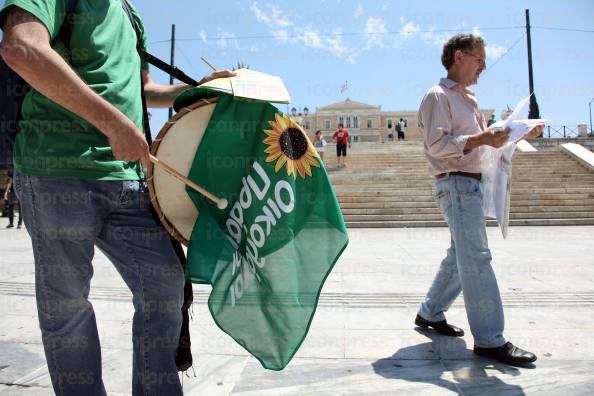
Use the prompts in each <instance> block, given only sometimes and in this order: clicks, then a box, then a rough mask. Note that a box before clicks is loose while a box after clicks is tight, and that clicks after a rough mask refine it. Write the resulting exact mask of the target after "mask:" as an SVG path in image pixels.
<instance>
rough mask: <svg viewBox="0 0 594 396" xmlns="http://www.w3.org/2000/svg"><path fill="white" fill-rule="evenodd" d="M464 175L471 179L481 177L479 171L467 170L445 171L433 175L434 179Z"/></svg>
mask: <svg viewBox="0 0 594 396" xmlns="http://www.w3.org/2000/svg"><path fill="white" fill-rule="evenodd" d="M452 175H454V176H466V177H471V178H473V179H476V180H478V181H480V180H481V179H482V178H483V175H482V174H480V173H469V172H447V173H440V174H439V175H436V176H435V179H437V180H440V179H443V178H444V177H448V176H452Z"/></svg>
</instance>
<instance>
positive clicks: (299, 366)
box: [232, 359, 456, 396]
mask: <svg viewBox="0 0 594 396" xmlns="http://www.w3.org/2000/svg"><path fill="white" fill-rule="evenodd" d="M452 379H453V377H452V375H451V373H447V372H444V368H443V366H442V365H441V363H440V362H437V361H422V360H404V361H401V360H391V359H388V360H379V361H360V360H343V361H336V360H328V361H326V360H309V359H301V360H297V361H295V362H294V363H293V364H291V366H289V367H287V368H286V369H285V370H284V371H281V372H264V371H262V370H261V369H260V368H259V367H258V366H257V365H256V364H255V363H254V362H252V361H250V362H249V363H248V365H247V366H246V368H245V370H244V371H243V373H242V376H241V378H240V381H238V384H237V385H236V386H235V388H234V389H233V392H232V395H241V396H248V395H250V396H251V395H254V396H255V395H312V396H313V395H328V396H330V395H332V396H333V395H394V394H402V393H403V392H405V393H406V394H413V393H416V392H419V393H421V394H429V395H445V394H448V395H450V394H455V393H456V391H455V390H456V385H455V384H454V383H453V381H452Z"/></svg>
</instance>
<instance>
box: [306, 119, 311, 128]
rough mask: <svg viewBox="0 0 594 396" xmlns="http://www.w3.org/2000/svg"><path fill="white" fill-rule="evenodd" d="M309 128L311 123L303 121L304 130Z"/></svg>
mask: <svg viewBox="0 0 594 396" xmlns="http://www.w3.org/2000/svg"><path fill="white" fill-rule="evenodd" d="M310 128H311V122H310V121H305V129H310Z"/></svg>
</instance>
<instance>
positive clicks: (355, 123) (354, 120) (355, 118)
mask: <svg viewBox="0 0 594 396" xmlns="http://www.w3.org/2000/svg"><path fill="white" fill-rule="evenodd" d="M353 128H359V116H354V117H353Z"/></svg>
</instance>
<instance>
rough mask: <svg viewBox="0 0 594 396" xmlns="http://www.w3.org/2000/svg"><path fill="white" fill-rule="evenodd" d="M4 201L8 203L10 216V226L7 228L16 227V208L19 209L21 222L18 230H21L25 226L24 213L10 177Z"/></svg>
mask: <svg viewBox="0 0 594 396" xmlns="http://www.w3.org/2000/svg"><path fill="white" fill-rule="evenodd" d="M4 201H5V202H6V212H7V214H8V225H7V226H6V228H13V227H14V208H15V206H18V207H19V221H18V224H17V228H21V226H22V225H23V211H22V210H21V207H20V204H19V200H18V199H17V197H16V194H15V193H14V186H13V184H12V177H10V176H8V184H7V185H6V191H5V192H4Z"/></svg>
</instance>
